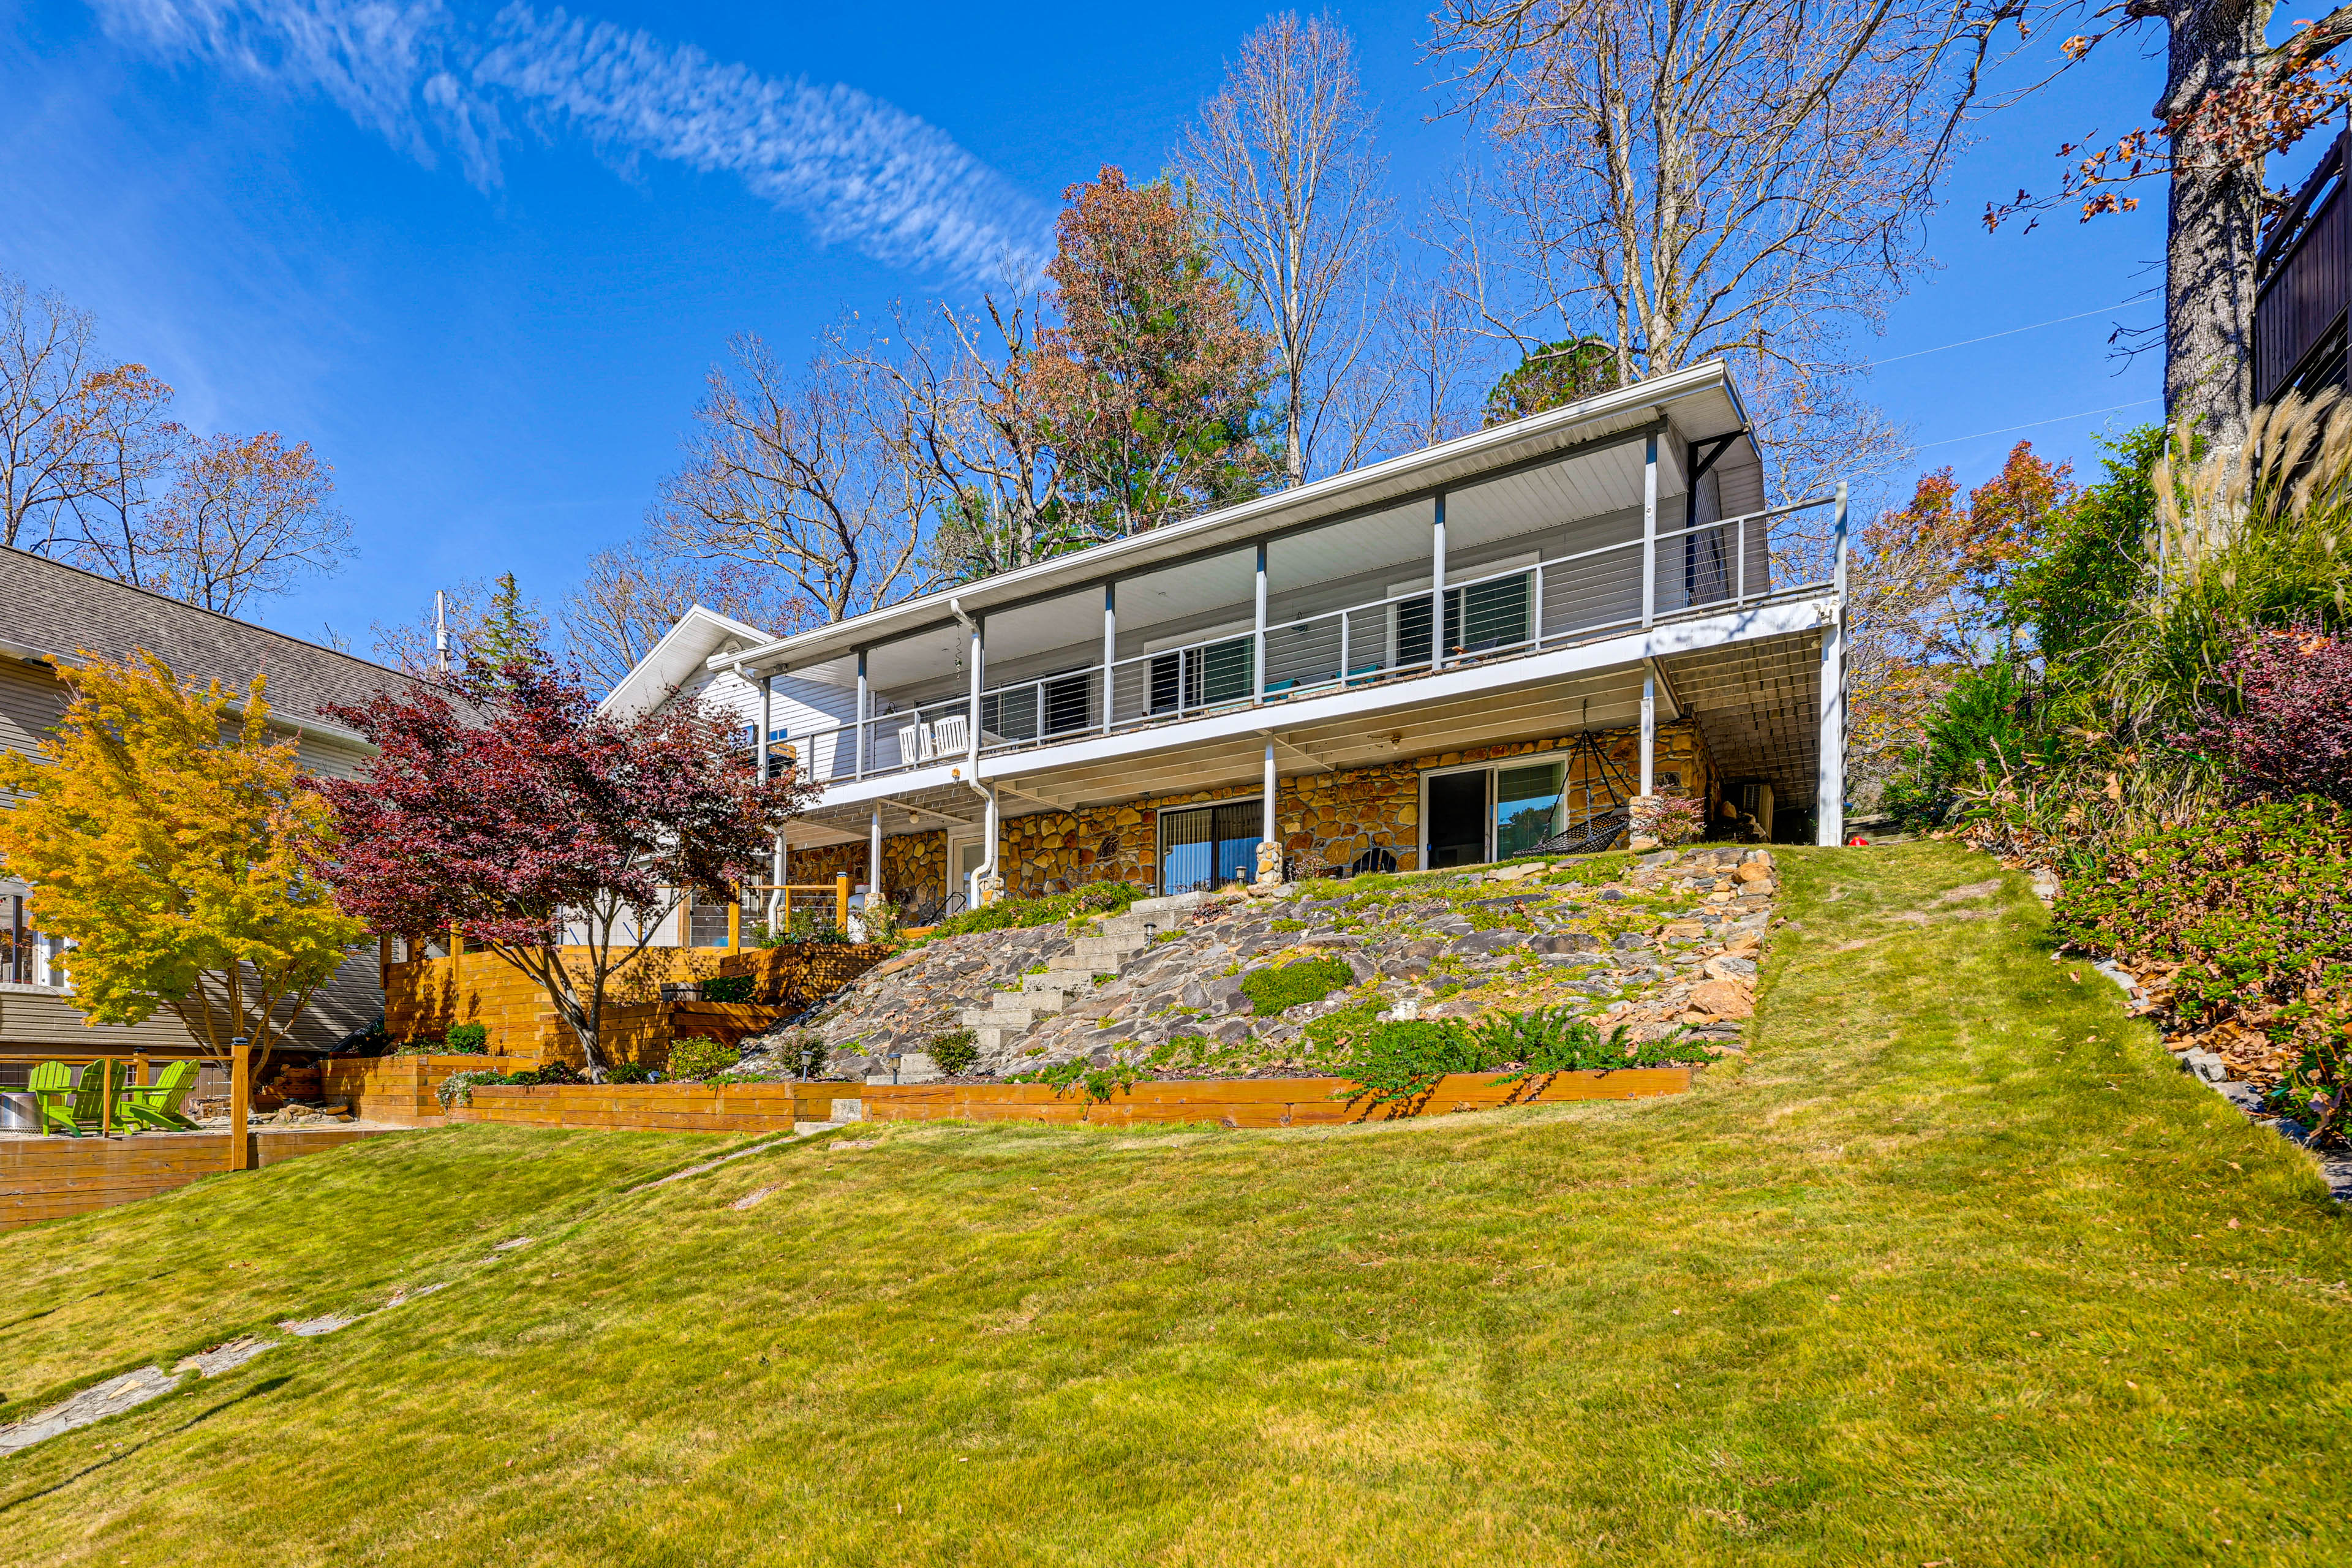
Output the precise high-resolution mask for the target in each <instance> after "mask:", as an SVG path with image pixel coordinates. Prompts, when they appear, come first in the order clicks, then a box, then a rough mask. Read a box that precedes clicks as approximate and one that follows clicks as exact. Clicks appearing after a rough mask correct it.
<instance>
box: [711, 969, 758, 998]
mask: <svg viewBox="0 0 2352 1568" xmlns="http://www.w3.org/2000/svg"><path fill="white" fill-rule="evenodd" d="M702 999H703V1000H704V1001H705V1002H749V1001H750V1000H751V976H750V975H748V974H714V975H712V976H711V977H710V978H709V979H708V980H706V981H704V982H703V983H702Z"/></svg>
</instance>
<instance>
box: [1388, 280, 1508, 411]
mask: <svg viewBox="0 0 2352 1568" xmlns="http://www.w3.org/2000/svg"><path fill="white" fill-rule="evenodd" d="M1383 308H1384V311H1385V314H1386V318H1387V320H1386V321H1385V322H1384V324H1383V331H1382V334H1381V336H1382V339H1383V348H1382V352H1383V353H1384V354H1385V355H1386V356H1387V358H1388V360H1389V363H1390V365H1391V369H1392V374H1394V376H1395V378H1396V382H1395V395H1394V396H1393V397H1392V398H1391V401H1390V402H1389V404H1388V405H1387V406H1386V407H1385V408H1384V409H1383V410H1382V419H1381V434H1380V437H1378V445H1379V447H1381V449H1382V450H1385V451H1389V452H1409V451H1413V450H1415V449H1417V448H1419V447H1432V446H1435V445H1436V444H1437V443H1438V442H1440V441H1450V440H1452V439H1453V438H1454V437H1456V436H1459V435H1462V434H1464V433H1465V432H1466V431H1469V430H1472V429H1475V428H1476V426H1477V424H1478V398H1479V395H1480V394H1481V393H1483V392H1484V390H1485V387H1484V386H1483V384H1481V378H1482V376H1484V375H1486V374H1488V372H1489V366H1488V363H1487V362H1488V361H1489V359H1490V358H1491V355H1489V354H1487V353H1482V352H1481V351H1482V350H1483V349H1484V347H1485V343H1484V341H1483V340H1482V339H1481V338H1480V337H1479V335H1478V333H1477V332H1476V331H1475V328H1474V324H1473V321H1472V313H1473V307H1472V305H1471V303H1470V300H1468V298H1467V297H1466V294H1465V289H1463V287H1462V285H1461V283H1460V281H1459V280H1458V279H1454V278H1451V277H1448V276H1446V275H1444V274H1440V275H1439V276H1437V277H1435V278H1413V279H1403V280H1401V281H1400V282H1399V283H1398V285H1397V286H1396V287H1395V288H1394V289H1391V291H1390V293H1389V295H1388V298H1387V299H1386V300H1385V301H1384V302H1383Z"/></svg>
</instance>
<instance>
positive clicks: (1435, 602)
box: [1399, 490, 1445, 669]
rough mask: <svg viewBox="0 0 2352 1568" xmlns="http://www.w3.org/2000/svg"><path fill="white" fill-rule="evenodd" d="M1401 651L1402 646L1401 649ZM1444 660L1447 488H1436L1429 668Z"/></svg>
mask: <svg viewBox="0 0 2352 1568" xmlns="http://www.w3.org/2000/svg"><path fill="white" fill-rule="evenodd" d="M1399 651H1400V654H1402V650H1399ZM1444 663H1445V492H1444V490H1440V491H1438V492H1437V510H1436V513H1435V515H1434V516H1433V518H1432V519H1431V521H1430V531H1429V668H1432V669H1437V668H1441V667H1443V666H1444Z"/></svg>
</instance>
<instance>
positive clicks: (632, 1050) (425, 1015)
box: [383, 942, 890, 1068]
mask: <svg viewBox="0 0 2352 1568" xmlns="http://www.w3.org/2000/svg"><path fill="white" fill-rule="evenodd" d="M566 951H567V952H572V951H573V950H566ZM578 951H579V952H583V953H584V952H585V950H584V949H582V950H578ZM889 954H890V950H889V949H887V948H886V947H881V946H878V945H876V944H873V943H844V944H841V945H838V946H829V945H825V944H822V943H817V942H794V943H793V944H791V945H788V946H784V947H771V948H751V949H748V950H746V951H744V952H727V951H725V950H724V949H719V948H701V947H696V948H684V947H649V948H647V949H646V951H645V952H642V953H640V954H638V955H637V957H636V959H635V960H634V961H632V962H631V963H629V964H628V965H627V966H626V967H625V968H624V969H623V970H622V972H621V973H619V974H618V975H616V976H614V981H613V988H612V989H611V990H610V991H608V992H607V993H606V1005H605V1017H604V1030H605V1042H604V1043H605V1046H606V1054H607V1055H608V1056H609V1057H610V1058H611V1059H613V1060H614V1061H638V1062H643V1063H644V1064H645V1065H646V1066H647V1067H653V1068H658V1067H660V1066H661V1065H662V1063H663V1062H665V1061H667V1059H668V1057H667V1052H668V1047H669V1042H670V1040H671V1039H673V1038H679V1037H685V1036H688V1035H695V1034H707V1035H710V1036H712V1037H714V1038H718V1037H720V1031H721V1030H722V1029H724V1028H725V1027H727V1026H729V1020H728V1018H727V1017H726V1016H720V1015H714V1016H709V1017H693V1018H688V1019H687V1020H686V1026H677V1023H678V1020H677V1017H676V1016H674V1015H666V1014H664V1013H663V1012H662V1011H661V988H662V986H663V985H665V984H670V983H672V982H677V981H688V980H709V979H713V978H715V977H718V976H720V975H745V976H749V977H750V979H751V983H752V994H753V995H754V996H755V997H756V998H758V999H759V1002H760V1003H761V1005H764V1007H766V1008H768V1009H780V1010H781V1011H782V1012H793V1011H798V1010H799V1009H800V1008H802V1007H805V1006H806V1005H808V1004H810V1003H812V1002H814V1001H816V1000H818V999H819V998H820V997H824V996H829V995H831V994H833V993H835V991H838V990H840V989H841V988H842V987H843V986H845V985H846V984H849V983H850V982H851V981H853V980H856V978H857V977H858V976H859V975H861V974H863V973H866V971H867V970H869V969H871V968H873V967H874V966H875V965H876V964H877V963H881V962H882V961H883V960H884V959H885V958H887V957H888V956H889ZM583 962H584V961H583ZM383 973H384V986H383V1026H384V1031H385V1033H387V1034H389V1035H391V1036H392V1037H393V1038H394V1039H396V1040H439V1039H443V1038H446V1037H447V1035H448V1032H449V1029H450V1027H451V1026H453V1025H457V1024H476V1023H478V1024H482V1025H486V1026H488V1029H489V1047H490V1049H491V1051H492V1052H494V1053H496V1054H499V1055H502V1056H509V1057H514V1058H520V1059H522V1060H524V1061H528V1062H530V1063H532V1064H537V1063H540V1062H548V1061H556V1060H563V1061H569V1062H571V1063H572V1065H573V1066H575V1067H576V1066H579V1065H581V1063H582V1062H583V1060H584V1059H585V1058H583V1055H582V1053H581V1050H580V1042H579V1041H578V1039H577V1038H575V1037H573V1035H572V1031H571V1029H570V1028H569V1027H568V1026H565V1025H564V1024H563V1022H562V1020H561V1019H560V1018H559V1017H558V1016H556V1012H555V1008H554V1005H553V1004H551V1003H550V1002H549V1001H548V999H547V993H546V991H545V990H543V989H542V988H541V986H540V985H539V984H538V983H537V982H536V981H534V980H532V979H531V978H530V976H528V975H526V974H524V973H522V972H521V971H520V970H519V969H516V968H513V967H512V966H511V965H509V963H507V962H506V960H504V959H502V958H500V957H499V956H498V955H497V954H496V953H493V952H467V953H461V954H459V955H458V956H457V957H455V958H420V959H415V960H412V961H410V962H409V963H390V964H386V965H385V966H384V972H383ZM715 1005H717V1004H707V1003H706V1004H692V1003H686V1004H672V1006H673V1007H674V1008H675V1007H679V1006H684V1007H691V1008H697V1009H701V1008H708V1007H711V1006H715ZM776 1016H781V1013H780V1012H779V1011H769V1012H768V1013H767V1019H768V1020H769V1021H772V1019H773V1018H775V1017H776ZM765 1026H766V1025H765V1022H762V1023H761V1027H765ZM754 1032H756V1031H754ZM738 1038H740V1035H739V1036H738ZM727 1043H730V1044H731V1043H732V1042H731V1041H730V1042H727Z"/></svg>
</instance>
